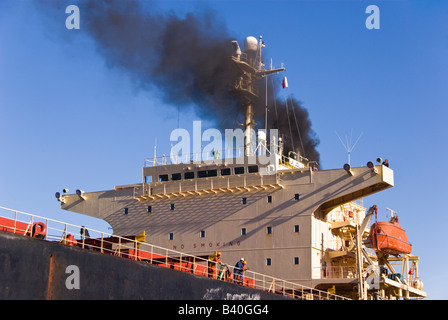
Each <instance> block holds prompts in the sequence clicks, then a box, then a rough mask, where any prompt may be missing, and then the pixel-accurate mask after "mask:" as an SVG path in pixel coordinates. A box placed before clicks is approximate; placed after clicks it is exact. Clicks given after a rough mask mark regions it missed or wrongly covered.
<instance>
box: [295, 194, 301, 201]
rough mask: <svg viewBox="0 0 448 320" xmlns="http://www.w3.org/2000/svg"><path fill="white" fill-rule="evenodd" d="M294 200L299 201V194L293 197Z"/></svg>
mask: <svg viewBox="0 0 448 320" xmlns="http://www.w3.org/2000/svg"><path fill="white" fill-rule="evenodd" d="M294 200H296V201H299V200H300V194H298V193H296V194H295V195H294Z"/></svg>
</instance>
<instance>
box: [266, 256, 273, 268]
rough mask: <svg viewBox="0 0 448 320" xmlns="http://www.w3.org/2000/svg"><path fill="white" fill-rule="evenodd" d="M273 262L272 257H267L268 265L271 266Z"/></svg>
mask: <svg viewBox="0 0 448 320" xmlns="http://www.w3.org/2000/svg"><path fill="white" fill-rule="evenodd" d="M271 264H272V260H271V258H266V265H267V266H270V265H271Z"/></svg>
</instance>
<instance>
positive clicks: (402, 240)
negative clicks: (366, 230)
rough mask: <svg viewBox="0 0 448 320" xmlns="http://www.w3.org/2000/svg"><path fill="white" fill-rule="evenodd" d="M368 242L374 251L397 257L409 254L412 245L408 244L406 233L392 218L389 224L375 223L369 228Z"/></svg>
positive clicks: (396, 220) (396, 219) (395, 217)
mask: <svg viewBox="0 0 448 320" xmlns="http://www.w3.org/2000/svg"><path fill="white" fill-rule="evenodd" d="M369 237H370V241H371V242H372V245H373V248H374V249H375V250H376V251H380V252H383V253H386V254H391V255H398V254H404V253H411V251H412V244H410V243H409V241H408V237H407V236H406V232H405V231H404V230H403V228H402V227H401V226H400V223H399V222H398V216H394V217H392V218H391V219H390V221H389V222H375V223H374V224H372V226H371V227H370V236H369Z"/></svg>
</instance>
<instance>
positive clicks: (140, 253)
mask: <svg viewBox="0 0 448 320" xmlns="http://www.w3.org/2000/svg"><path fill="white" fill-rule="evenodd" d="M36 224H40V225H42V224H44V226H45V228H44V229H41V227H38V228H33V227H34V226H35V225H36ZM0 231H6V232H12V233H15V234H20V235H25V236H33V237H36V238H40V239H42V240H46V241H53V242H59V243H61V244H63V245H68V246H76V247H79V248H83V249H88V250H94V251H97V252H101V253H105V254H112V255H116V256H120V257H123V258H128V259H132V260H138V261H141V262H142V263H150V264H155V265H158V266H161V267H167V268H171V269H175V270H179V271H183V272H189V273H194V274H196V275H202V276H207V277H211V278H215V279H218V280H221V281H228V282H233V283H239V284H241V285H244V286H248V287H252V288H255V289H258V290H263V291H267V292H272V293H275V294H280V295H284V296H288V297H290V298H294V299H310V300H312V299H314V300H316V299H317V300H321V299H330V300H347V298H345V297H342V296H338V295H335V294H330V293H328V292H325V291H320V290H316V289H313V288H309V287H306V286H303V285H300V284H296V283H293V282H289V281H286V280H282V279H278V278H275V277H271V276H268V275H264V274H261V273H257V272H254V271H252V270H246V271H244V276H243V279H242V280H243V281H241V279H235V278H234V276H235V272H234V271H235V268H234V267H232V266H229V265H227V264H225V263H217V262H214V261H211V260H209V259H207V258H204V257H197V256H193V255H189V254H185V253H183V252H179V251H175V250H170V249H167V248H162V247H159V246H155V245H151V244H148V243H145V242H142V241H144V240H143V237H142V238H139V236H131V237H127V238H126V237H121V236H116V235H112V234H108V233H105V232H102V231H96V230H93V229H90V228H88V229H86V228H84V227H83V226H77V225H74V224H70V223H65V222H61V221H57V220H53V219H49V218H45V217H41V216H37V215H33V214H29V213H25V212H21V211H18V210H12V209H9V208H5V207H1V206H0ZM75 235H76V238H77V239H76V238H75ZM78 235H79V236H78ZM139 240H140V241H139ZM241 282H242V283H241ZM236 285H237V284H236Z"/></svg>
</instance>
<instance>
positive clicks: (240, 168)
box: [234, 167, 244, 174]
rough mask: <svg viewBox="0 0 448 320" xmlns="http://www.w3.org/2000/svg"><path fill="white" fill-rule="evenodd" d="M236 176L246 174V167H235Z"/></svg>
mask: <svg viewBox="0 0 448 320" xmlns="http://www.w3.org/2000/svg"><path fill="white" fill-rule="evenodd" d="M234 170H235V174H244V167H235V168H234Z"/></svg>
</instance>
